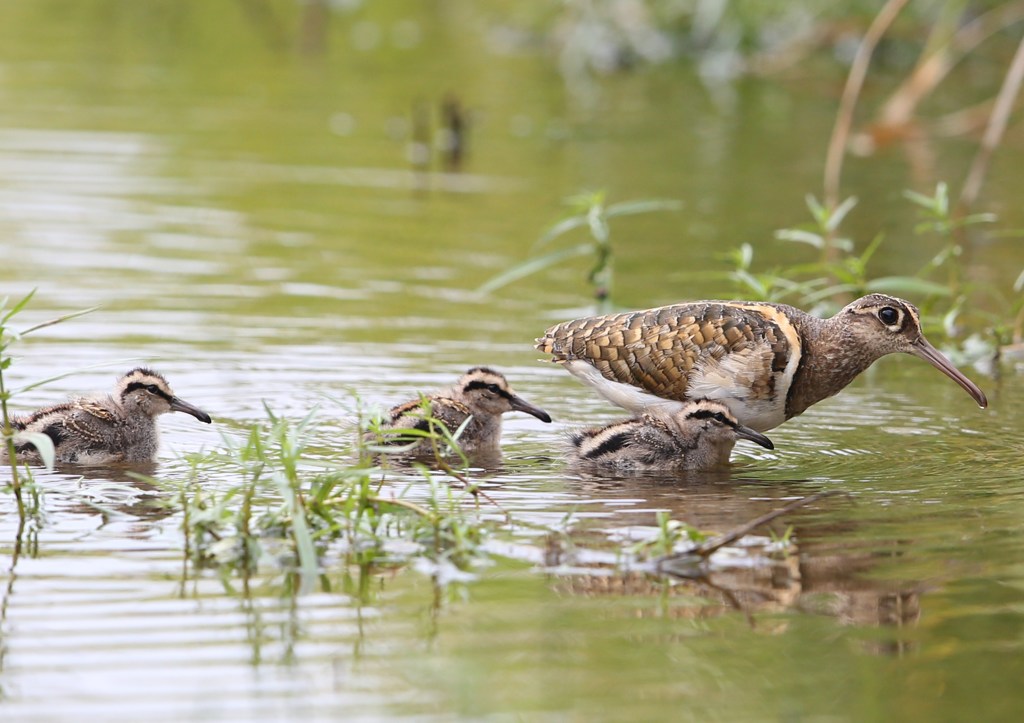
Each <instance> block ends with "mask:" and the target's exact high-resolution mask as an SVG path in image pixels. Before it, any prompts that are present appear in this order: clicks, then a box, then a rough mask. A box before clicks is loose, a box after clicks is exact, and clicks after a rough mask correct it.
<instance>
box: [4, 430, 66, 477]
mask: <svg viewBox="0 0 1024 723" xmlns="http://www.w3.org/2000/svg"><path fill="white" fill-rule="evenodd" d="M14 441H15V443H16V444H24V443H26V442H27V443H28V444H31V445H32V446H33V447H35V448H36V451H37V452H39V458H40V459H41V460H42V462H43V464H44V465H46V468H47V469H53V464H54V462H55V461H56V459H57V451H56V450H55V449H54V448H53V440H52V439H50V437H49V436H48V435H46V434H43V433H42V432H18V433H17V434H16V435H14Z"/></svg>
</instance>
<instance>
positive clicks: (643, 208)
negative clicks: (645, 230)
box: [605, 198, 683, 218]
mask: <svg viewBox="0 0 1024 723" xmlns="http://www.w3.org/2000/svg"><path fill="white" fill-rule="evenodd" d="M682 208H683V202H682V201H674V200H672V199H669V198H652V199H648V200H643V201H623V202H622V203H613V204H612V205H611V206H609V207H608V208H607V209H606V210H605V216H607V217H608V218H614V217H615V216H628V215H631V214H636V213H648V212H650V211H679V210H681V209H682Z"/></svg>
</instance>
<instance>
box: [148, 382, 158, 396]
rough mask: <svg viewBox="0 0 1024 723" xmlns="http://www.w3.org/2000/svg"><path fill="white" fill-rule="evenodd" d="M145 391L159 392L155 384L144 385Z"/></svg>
mask: <svg viewBox="0 0 1024 723" xmlns="http://www.w3.org/2000/svg"><path fill="white" fill-rule="evenodd" d="M146 391H147V392H152V393H153V394H159V393H160V387H158V386H157V385H156V384H147V385H146Z"/></svg>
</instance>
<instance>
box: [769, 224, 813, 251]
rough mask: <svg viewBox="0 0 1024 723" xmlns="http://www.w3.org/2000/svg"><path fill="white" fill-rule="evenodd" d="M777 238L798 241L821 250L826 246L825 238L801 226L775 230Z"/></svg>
mask: <svg viewBox="0 0 1024 723" xmlns="http://www.w3.org/2000/svg"><path fill="white" fill-rule="evenodd" d="M775 238H776V239H778V240H779V241H796V242H797V243H802V244H807V245H808V246H813V247H814V248H816V249H819V250H821V249H823V248H825V239H824V238H823V237H822V236H821V235H819V234H816V233H813V232H811V231H804V230H802V229H799V228H783V229H779V230H778V231H776V232H775Z"/></svg>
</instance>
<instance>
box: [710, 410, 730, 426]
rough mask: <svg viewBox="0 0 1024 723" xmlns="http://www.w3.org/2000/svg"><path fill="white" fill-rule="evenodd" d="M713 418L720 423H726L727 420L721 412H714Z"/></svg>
mask: <svg viewBox="0 0 1024 723" xmlns="http://www.w3.org/2000/svg"><path fill="white" fill-rule="evenodd" d="M713 419H714V420H715V421H716V422H718V423H720V424H728V422H726V421H725V415H724V414H722V413H721V412H715V416H714V417H713Z"/></svg>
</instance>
